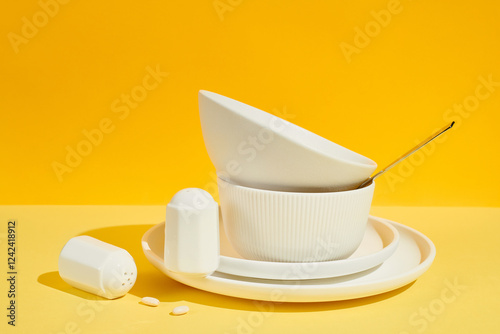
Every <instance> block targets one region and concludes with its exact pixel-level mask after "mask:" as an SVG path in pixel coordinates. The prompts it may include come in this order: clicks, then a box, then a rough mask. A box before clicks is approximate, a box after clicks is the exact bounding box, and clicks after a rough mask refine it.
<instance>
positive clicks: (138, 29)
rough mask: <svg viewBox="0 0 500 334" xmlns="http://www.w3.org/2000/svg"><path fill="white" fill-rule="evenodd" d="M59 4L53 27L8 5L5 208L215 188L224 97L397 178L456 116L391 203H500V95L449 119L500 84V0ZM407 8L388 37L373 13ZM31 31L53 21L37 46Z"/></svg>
mask: <svg viewBox="0 0 500 334" xmlns="http://www.w3.org/2000/svg"><path fill="white" fill-rule="evenodd" d="M42 2H43V1H42ZM49 2H50V1H49ZM214 4H219V6H223V5H224V4H225V5H224V6H225V7H220V8H219V10H216V9H215V7H214ZM51 8H52V9H51V10H52V14H53V17H49V18H48V20H46V22H44V20H43V15H42V16H40V13H39V12H40V11H41V5H40V4H39V3H38V2H37V1H34V0H31V1H11V2H9V3H8V4H5V6H4V9H3V10H2V11H0V35H1V36H4V37H3V38H1V40H0V52H1V53H0V60H1V61H0V73H1V81H0V85H1V86H0V101H1V103H0V105H1V107H0V112H1V116H2V117H1V123H0V142H1V143H2V144H1V145H0V154H1V155H2V157H3V160H2V164H1V167H0V168H1V169H0V170H1V175H2V191H1V193H0V203H3V204H165V203H167V202H168V201H169V200H170V198H171V197H172V195H173V194H174V193H175V192H176V191H178V190H180V189H182V188H186V187H190V186H191V187H193V186H194V187H201V188H209V190H211V189H213V187H212V188H210V187H211V186H213V179H212V178H211V176H210V175H211V173H212V172H213V170H214V168H213V166H212V164H211V162H210V160H209V158H208V155H207V154H206V151H205V147H204V143H203V139H202V135H201V128H200V124H199V117H198V105H197V103H198V102H197V92H198V90H200V89H206V90H211V91H214V92H217V93H220V94H223V95H226V96H229V97H232V98H235V99H237V100H240V101H242V102H245V103H247V104H250V105H252V106H255V107H258V108H260V109H263V110H266V111H269V112H272V113H279V112H283V111H284V110H286V112H287V113H289V114H292V115H293V118H292V119H290V120H291V121H292V122H294V123H296V124H298V125H300V126H302V127H305V128H307V129H309V130H311V131H313V132H316V133H318V134H320V135H322V136H324V137H326V138H328V139H330V140H332V141H334V142H337V143H339V144H341V145H343V146H346V147H348V148H350V149H352V150H354V151H357V152H359V153H361V154H363V155H366V156H368V157H370V158H372V159H373V160H375V161H376V162H377V163H378V164H379V166H380V167H382V166H384V165H386V164H388V163H389V162H391V161H392V160H393V159H394V158H396V157H397V156H398V155H399V154H401V153H403V152H404V151H406V150H407V149H409V148H410V147H411V146H413V145H414V144H415V141H417V140H422V139H423V138H425V137H427V136H428V135H429V134H430V133H431V132H432V131H433V130H435V129H437V128H439V127H442V126H443V125H445V124H446V123H447V122H448V121H450V120H452V119H453V120H456V121H457V124H456V126H455V128H454V129H453V130H452V132H450V133H449V134H448V136H447V139H446V140H445V141H444V142H442V143H439V144H436V147H435V148H434V152H433V153H430V154H426V155H423V156H420V158H421V159H420V160H414V161H413V162H408V163H407V164H406V165H405V166H402V167H401V168H402V169H396V170H395V171H394V172H392V174H391V175H392V177H391V176H387V177H384V179H380V181H378V182H377V191H376V194H375V198H374V204H376V205H431V206H439V205H451V206H498V205H500V192H499V191H498V186H499V185H500V173H498V164H499V161H500V158H499V153H500V152H499V139H500V135H499V134H500V131H498V124H500V122H499V121H500V116H499V115H500V113H499V112H498V110H499V107H500V87H495V91H493V92H491V93H490V94H489V96H488V98H486V99H484V100H481V101H480V104H479V106H477V108H474V110H473V111H472V112H470V113H469V112H468V113H467V114H463V115H459V114H456V113H454V114H447V110H448V109H449V108H452V107H453V105H454V104H461V103H463V102H464V100H466V99H467V98H469V100H470V97H471V96H474V94H475V92H476V88H477V87H478V85H479V84H480V81H479V79H478V78H479V77H482V78H485V79H487V78H488V76H491V77H492V79H493V81H495V82H499V81H500V68H499V62H498V60H499V59H500V45H499V37H500V36H499V31H500V23H499V22H500V21H499V20H498V18H499V17H500V4H499V3H498V2H496V1H487V0H483V1H474V2H470V1H446V2H435V1H428V0H418V1H410V0H402V1H401V2H400V3H399V5H398V4H396V5H395V3H394V2H389V3H388V2H387V1H362V2H353V3H345V2H344V1H255V0H246V1H238V0H232V1H230V0H221V1H213V0H206V1H166V0H162V1H152V0H145V1H119V2H118V1H115V2H106V1H97V0H90V1H77V0H74V1H69V2H68V3H67V4H60V5H58V8H55V7H51ZM221 8H222V9H221ZM392 8H396V10H395V11H396V12H397V13H393V14H391V19H390V22H389V23H388V24H384V25H385V26H380V25H378V27H379V28H380V29H378V30H377V28H376V24H375V26H374V22H376V21H375V18H374V14H373V13H372V11H375V12H376V13H380V11H386V12H387V10H388V9H392ZM23 18H25V19H23ZM23 20H24V21H23ZM25 20H28V21H30V22H31V23H33V21H34V20H37V21H36V22H38V25H39V26H40V27H38V28H37V31H36V33H34V32H33V31H31V32H29V31H28V33H31V35H29V34H28V37H29V38H26V31H25V30H26V29H27V28H26V27H25V28H24V32H25V35H23V26H24V25H25V24H26V23H25V22H26V21H25ZM359 29H360V30H362V31H366V29H372V30H369V32H370V35H372V37H369V40H368V41H366V40H365V41H364V44H360V43H359V40H358V44H357V45H358V46H362V47H359V48H358V49H357V53H354V54H352V55H351V56H350V57H346V56H345V55H344V54H343V52H342V49H341V46H342V45H346V44H343V43H347V44H350V45H352V46H356V40H355V38H356V35H357V34H359V33H357V31H359ZM28 30H29V29H28ZM12 36H18V37H22V38H25V40H23V42H22V43H21V42H20V44H16V43H13V42H12V40H13V38H14V37H12ZM23 36H24V37H23ZM358 39H359V37H358ZM16 40H17V41H19V39H16ZM16 51H18V52H17V53H16ZM348 58H349V59H348ZM349 60H350V61H349ZM148 66H149V67H151V68H156V66H159V68H160V69H161V71H164V72H168V76H167V77H166V78H164V80H163V81H162V82H161V83H160V84H159V85H158V87H157V88H156V89H154V90H152V91H149V92H148V94H147V97H146V98H145V99H144V101H142V102H140V103H138V106H137V107H136V108H135V109H131V110H130V114H128V115H127V117H124V118H123V119H121V118H120V117H119V116H123V115H122V114H120V113H115V112H113V108H112V106H111V105H112V103H113V102H114V101H116V100H117V99H120V97H121V96H122V94H130V93H131V90H133V89H134V87H136V86H138V85H141V84H142V80H143V78H144V76H145V75H146V74H147V70H146V68H147V67H148ZM484 92H486V91H484V90H483V93H484ZM103 119H109V120H111V122H112V125H113V131H111V132H110V133H108V134H105V135H104V138H103V140H102V143H100V144H99V145H97V146H94V147H93V148H92V152H91V153H90V154H89V155H88V156H86V157H84V158H83V159H82V161H81V163H79V164H78V166H77V167H75V168H73V169H72V171H71V172H68V173H64V174H63V176H62V181H61V182H60V181H59V180H58V177H57V175H56V173H55V172H54V170H53V166H52V165H53V163H54V162H58V163H64V161H65V157H66V153H67V151H66V147H67V146H69V147H71V148H73V149H75V147H77V145H78V144H79V143H81V142H82V141H83V140H85V136H84V135H83V133H82V131H84V130H87V131H91V130H93V129H95V128H98V127H99V124H100V122H101V121H102V120H103Z"/></svg>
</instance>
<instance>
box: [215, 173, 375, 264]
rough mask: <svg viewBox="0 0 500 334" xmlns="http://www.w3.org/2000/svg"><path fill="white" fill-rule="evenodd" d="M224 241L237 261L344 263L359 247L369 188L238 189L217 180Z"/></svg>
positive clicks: (370, 194)
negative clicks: (306, 190) (239, 258)
mask: <svg viewBox="0 0 500 334" xmlns="http://www.w3.org/2000/svg"><path fill="white" fill-rule="evenodd" d="M218 183H219V198H220V202H221V209H222V218H223V222H224V229H225V232H226V235H227V237H228V239H229V241H230V242H231V244H232V245H233V247H234V248H235V249H236V251H237V252H238V253H239V254H240V255H241V256H243V257H245V258H247V259H252V260H260V261H279V262H316V261H329V260H338V259H344V258H347V257H348V256H350V255H351V254H352V253H353V252H354V251H355V250H356V248H357V247H358V246H359V244H360V243H361V240H362V238H363V235H364V232H365V228H366V224H367V220H368V214H369V211H370V206H371V201H372V197H373V191H374V187H375V185H374V184H373V183H372V184H371V185H370V186H368V187H365V188H362V189H357V190H351V191H342V192H332V193H293V192H278V191H268V190H260V189H254V188H248V187H243V186H239V185H234V184H231V183H229V182H226V181H224V180H222V179H220V178H219V180H218Z"/></svg>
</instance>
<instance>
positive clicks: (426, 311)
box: [0, 206, 500, 334]
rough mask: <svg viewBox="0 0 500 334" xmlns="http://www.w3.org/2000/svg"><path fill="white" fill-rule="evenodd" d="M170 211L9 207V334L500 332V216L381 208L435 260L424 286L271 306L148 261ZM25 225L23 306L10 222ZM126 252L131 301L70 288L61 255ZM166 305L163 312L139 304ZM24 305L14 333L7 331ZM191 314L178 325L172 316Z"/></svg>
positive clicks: (4, 300) (19, 237) (20, 232)
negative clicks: (178, 276)
mask: <svg viewBox="0 0 500 334" xmlns="http://www.w3.org/2000/svg"><path fill="white" fill-rule="evenodd" d="M164 213H165V206H3V207H0V217H1V219H0V222H1V223H2V225H3V226H2V228H1V230H0V231H1V232H0V238H1V244H2V247H1V249H2V251H1V256H0V259H1V263H2V268H3V277H4V278H3V279H2V280H1V282H2V283H1V290H0V296H1V298H0V303H1V307H2V310H3V311H2V312H3V313H4V316H3V317H2V321H1V325H0V328H1V331H0V332H1V333H5V332H7V333H58V334H59V333H68V334H69V333H136V332H143V333H146V332H148V331H150V332H151V333H278V332H283V333H304V332H305V331H308V332H315V333H360V332H369V333H397V334H399V333H498V332H499V331H500V322H499V321H498V312H499V310H500V298H499V296H500V259H499V255H500V243H499V242H498V234H499V233H500V224H499V220H500V208H458V207H457V208H455V207H373V208H372V212H371V214H373V215H376V216H380V217H384V218H387V219H390V220H394V221H397V222H400V223H403V224H405V225H408V226H411V227H413V228H415V229H417V230H419V231H421V232H422V233H424V234H425V235H427V236H428V237H429V238H430V239H431V240H432V241H433V242H434V244H435V245H436V248H437V256H436V259H435V261H434V263H433V264H432V266H431V267H430V269H429V270H428V271H427V272H426V273H424V274H423V275H422V276H421V277H420V278H418V279H417V280H416V281H415V282H413V283H411V284H408V285H407V286H405V287H402V288H400V289H397V290H395V291H392V292H387V293H384V294H381V295H377V296H372V297H366V298H360V299H355V300H347V301H340V302H322V303H299V304H294V303H270V302H257V301H252V300H245V299H239V298H233V297H227V296H222V295H217V294H213V293H209V292H205V291H201V290H198V289H195V288H191V287H188V286H185V285H183V284H181V283H178V282H176V281H174V280H172V279H170V278H168V277H166V276H165V275H164V274H162V273H161V272H160V271H158V270H157V269H156V268H154V267H153V266H152V265H151V264H150V263H149V262H148V261H147V260H146V258H145V256H144V254H143V252H142V249H141V243H140V240H141V237H142V235H143V234H144V232H145V231H146V230H148V229H149V228H150V227H151V226H153V225H154V224H158V223H161V222H162V221H164ZM9 220H15V221H16V222H17V225H16V231H15V232H16V233H15V234H16V235H15V239H16V240H15V241H16V249H15V252H16V254H15V256H16V264H15V270H16V272H17V274H16V275H15V276H16V285H15V298H9V297H8V291H9V289H10V284H9V283H8V282H7V279H8V278H9V275H8V274H7V272H8V271H9V269H8V265H7V261H8V257H9V255H8V254H7V253H8V245H7V243H8V233H6V232H7V229H8V222H9ZM81 234H85V235H90V236H93V237H95V238H98V239H100V240H103V241H105V242H109V243H111V244H114V245H116V246H119V247H123V248H125V249H127V250H128V251H129V252H130V253H131V255H132V256H133V257H134V259H135V261H136V264H137V267H138V278H137V282H136V284H135V286H134V287H133V288H132V290H131V291H130V292H129V293H128V294H127V295H126V296H125V297H123V298H119V299H116V300H105V299H101V298H100V297H97V296H94V295H91V294H89V293H86V292H83V291H80V290H77V289H75V288H73V287H71V286H69V285H68V284H66V283H65V282H64V281H63V280H62V279H61V278H60V277H59V274H58V268H57V261H58V255H59V252H60V251H61V248H62V247H63V245H64V244H65V243H66V242H67V241H68V240H69V239H70V238H72V237H74V236H77V235H81ZM145 296H150V297H156V298H158V299H159V300H160V301H161V303H160V305H159V307H156V308H153V307H148V306H144V305H142V304H140V303H139V301H140V300H141V298H142V297H145ZM11 300H15V306H16V310H15V327H13V326H11V325H9V324H8V321H10V319H9V317H6V315H8V313H9V310H6V309H7V308H8V307H9V305H10V304H9V303H10V301H11ZM180 305H187V306H189V308H190V311H189V313H187V314H186V315H183V316H173V315H172V314H171V311H172V310H173V308H174V307H176V306H180Z"/></svg>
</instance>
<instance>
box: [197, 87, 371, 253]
mask: <svg viewBox="0 0 500 334" xmlns="http://www.w3.org/2000/svg"><path fill="white" fill-rule="evenodd" d="M199 107H200V119H201V126H202V132H203V138H204V140H205V145H206V147H207V151H208V154H209V156H210V158H211V160H212V162H213V163H214V165H215V167H216V169H217V175H218V186H219V197H220V205H221V210H222V218H223V222H224V229H225V231H226V235H227V237H228V239H229V241H230V242H231V244H232V246H233V247H234V248H235V249H236V250H237V251H238V253H239V254H240V255H242V256H243V257H245V258H247V259H251V260H259V261H273V262H321V261H332V260H340V259H345V258H347V257H349V256H350V255H351V254H353V253H354V251H355V250H356V249H357V248H358V246H359V245H360V243H361V240H362V238H363V235H364V232H365V229H366V225H367V220H368V214H369V211H370V205H371V201H372V197H373V191H374V188H375V184H374V183H371V184H369V185H367V186H366V187H363V188H361V189H355V188H356V187H357V186H358V185H359V184H360V183H361V182H363V181H364V180H366V179H367V178H368V177H370V175H371V174H372V173H373V171H374V170H375V168H376V167H377V165H376V163H375V162H373V161H372V160H370V159H368V158H365V157H363V156H361V155H360V154H358V153H355V152H353V151H350V150H348V149H346V148H344V147H342V146H340V145H337V144H335V143H333V142H331V141H328V140H326V139H324V138H322V137H320V136H318V135H316V134H314V133H312V132H309V131H307V130H305V129H302V128H300V127H298V126H296V125H294V124H292V123H289V122H286V121H285V120H283V119H280V118H278V117H276V116H273V115H271V114H269V113H267V112H264V111H262V110H259V109H257V108H253V107H250V106H248V105H246V104H243V103H241V102H238V101H235V100H232V99H229V98H227V97H224V96H221V95H218V94H215V93H211V92H206V91H201V92H200V93H199Z"/></svg>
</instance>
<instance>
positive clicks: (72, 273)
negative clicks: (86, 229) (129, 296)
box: [59, 235, 137, 299]
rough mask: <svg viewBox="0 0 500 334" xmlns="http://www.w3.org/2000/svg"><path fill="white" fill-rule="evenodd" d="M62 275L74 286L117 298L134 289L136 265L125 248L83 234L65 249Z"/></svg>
mask: <svg viewBox="0 0 500 334" xmlns="http://www.w3.org/2000/svg"><path fill="white" fill-rule="evenodd" d="M59 275H60V276H61V278H62V279H63V280H64V281H66V282H67V283H68V284H70V285H72V286H74V287H75V288H78V289H81V290H84V291H87V292H90V293H93V294H96V295H98V296H101V297H105V298H108V299H114V298H118V297H121V296H124V295H125V294H126V293H127V292H128V291H129V290H130V289H132V287H133V286H134V283H135V281H136V277H137V267H136V265H135V262H134V259H133V258H132V256H131V255H130V254H129V253H128V252H127V251H126V250H124V249H122V248H119V247H116V246H113V245H111V244H108V243H105V242H102V241H100V240H97V239H95V238H92V237H89V236H86V235H82V236H78V237H74V238H71V239H70V240H69V241H68V242H67V243H66V245H65V246H64V248H63V249H62V251H61V253H60V255H59Z"/></svg>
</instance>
